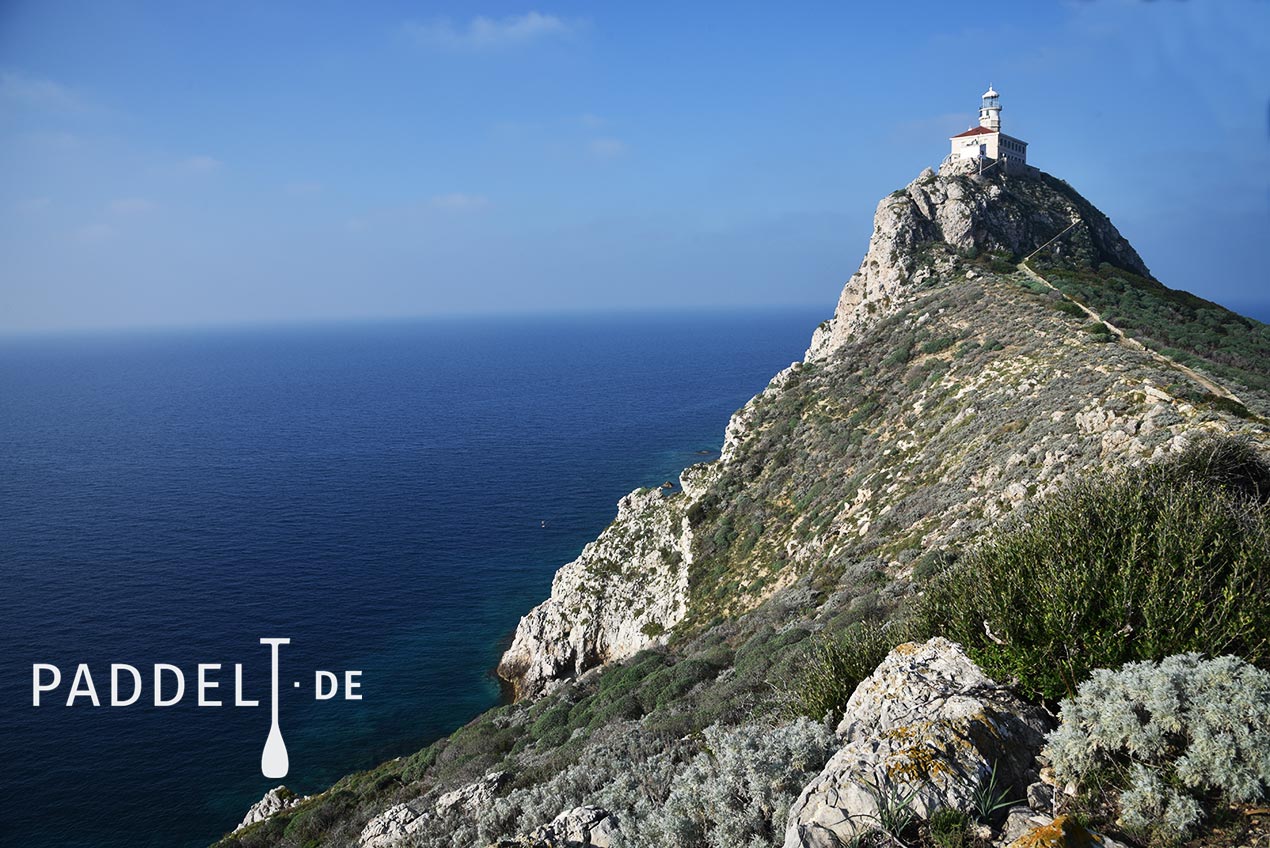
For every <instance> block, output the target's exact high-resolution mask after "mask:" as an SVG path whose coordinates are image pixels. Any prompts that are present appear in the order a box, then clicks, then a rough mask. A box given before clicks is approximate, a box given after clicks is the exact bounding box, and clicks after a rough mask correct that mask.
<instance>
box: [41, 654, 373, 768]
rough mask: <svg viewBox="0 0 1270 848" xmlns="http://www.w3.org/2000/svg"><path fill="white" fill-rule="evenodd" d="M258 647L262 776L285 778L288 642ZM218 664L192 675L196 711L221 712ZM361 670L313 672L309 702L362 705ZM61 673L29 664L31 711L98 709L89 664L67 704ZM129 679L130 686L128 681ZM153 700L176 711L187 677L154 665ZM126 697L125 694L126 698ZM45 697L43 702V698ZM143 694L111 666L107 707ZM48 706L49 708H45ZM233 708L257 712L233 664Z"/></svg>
mask: <svg viewBox="0 0 1270 848" xmlns="http://www.w3.org/2000/svg"><path fill="white" fill-rule="evenodd" d="M260 644H262V645H268V646H269V661H270V681H271V683H270V700H269V708H270V722H269V735H268V736H267V737H266V738H265V745H264V749H263V750H262V751H261V754H260V771H261V773H262V774H264V776H265V777H268V778H280V777H286V776H287V772H288V771H290V769H291V761H290V758H289V756H288V754H287V743H286V741H285V740H284V739H283V737H282V728H281V726H280V725H279V722H278V661H279V648H281V646H283V645H289V644H291V640H290V639H289V638H282V637H265V638H262V639H261V640H260ZM222 669H223V664H222V663H199V664H198V667H197V670H196V672H195V678H194V679H195V683H194V687H193V688H194V689H195V690H196V692H197V695H196V697H197V699H198V706H200V707H222V706H225V701H223V700H221V698H220V695H219V692H218V691H216V690H219V689H220V688H221V681H220V679H219V674H220V673H221V671H222ZM361 675H362V673H361V671H352V670H349V671H344V672H342V673H336V672H334V671H324V670H321V669H319V670H317V671H314V672H313V699H314V700H316V701H330V700H333V699H335V698H337V697H340V694H341V692H342V693H343V698H344V700H346V701H360V700H361V699H362V695H361V691H360V690H361V686H362V683H361ZM64 679H65V678H64V675H63V674H62V670H61V668H59V667H58V666H57V665H54V664H52V663H32V665H31V705H32V706H33V707H41V706H52V705H53V703H54V702H56V703H60V704H62V705H63V706H66V707H75V706H85V705H91V706H94V707H100V706H101V705H102V698H101V697H100V696H99V695H98V694H97V684H96V683H95V682H94V680H93V673H92V669H91V668H90V667H89V665H88V663H79V664H78V665H77V666H76V667H75V673H74V675H73V676H72V678H71V682H70V685H69V686H68V687H67V690H66V700H65V701H62V700H61V698H60V696H56V695H55V693H57V691H58V690H59V689H60V688H61V687H62V682H63V680H64ZM128 679H130V680H131V683H127V682H126V681H127V680H128ZM150 679H151V680H152V681H153V684H152V686H151V699H152V703H153V705H154V706H156V707H174V706H176V705H177V704H179V703H181V701H182V700H183V699H184V698H185V691H186V686H185V672H183V671H182V670H181V669H180V667H179V666H175V665H171V664H169V663H155V664H154V666H153V671H152V675H151V678H150ZM293 685H294V688H296V689H299V688H301V683H300V681H299V680H296V681H293ZM125 692H126V694H125ZM46 695H47V696H49V697H48V698H45V697H44V696H46ZM144 695H145V685H144V683H143V682H142V674H141V670H140V669H138V668H137V667H136V666H134V665H129V664H128V663H111V664H110V698H109V700H108V701H106V703H107V704H108V705H109V706H111V707H129V706H132V705H133V704H137V703H139V702H140V701H141V699H142V697H143V696H144ZM46 701H47V703H46ZM233 706H234V707H248V708H250V707H259V706H260V701H259V700H257V699H254V698H248V697H246V693H245V692H244V688H243V667H242V663H234V700H233Z"/></svg>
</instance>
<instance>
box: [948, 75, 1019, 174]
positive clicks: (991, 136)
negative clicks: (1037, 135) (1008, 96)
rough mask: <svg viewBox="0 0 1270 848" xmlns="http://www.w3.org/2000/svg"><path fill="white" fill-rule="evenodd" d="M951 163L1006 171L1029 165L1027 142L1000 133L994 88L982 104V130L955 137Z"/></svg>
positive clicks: (978, 127) (974, 130)
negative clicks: (974, 163) (970, 162)
mask: <svg viewBox="0 0 1270 848" xmlns="http://www.w3.org/2000/svg"><path fill="white" fill-rule="evenodd" d="M949 141H951V142H952V152H950V153H949V154H948V156H949V158H950V159H952V160H966V159H971V160H979V162H980V163H981V164H982V165H983V166H984V167H990V166H991V165H992V164H995V163H998V162H999V163H1000V164H1001V166H1002V169H1003V170H1006V171H1013V170H1015V169H1023V167H1024V166H1025V165H1027V142H1026V141H1023V140H1022V139H1018V138H1015V137H1014V136H1011V135H1006V134H1005V133H1003V132H1001V95H1000V94H999V93H998V92H997V90H996V89H995V88H993V87H992V86H988V90H987V91H985V92H984V93H983V96H982V97H981V99H980V103H979V126H977V127H971V128H970V129H968V130H966V131H965V132H963V133H958V134H957V135H954V136H952V137H951V138H950V139H949Z"/></svg>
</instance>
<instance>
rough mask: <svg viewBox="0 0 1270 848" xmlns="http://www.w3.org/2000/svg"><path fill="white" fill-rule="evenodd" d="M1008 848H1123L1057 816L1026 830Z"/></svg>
mask: <svg viewBox="0 0 1270 848" xmlns="http://www.w3.org/2000/svg"><path fill="white" fill-rule="evenodd" d="M1008 848H1124V846H1123V845H1122V844H1121V843H1119V842H1117V841H1115V840H1114V839H1112V838H1110V837H1108V836H1105V835H1103V834H1101V833H1098V832H1097V831H1093V830H1089V829H1088V828H1086V827H1085V826H1084V825H1082V824H1081V823H1080V822H1078V821H1076V820H1075V819H1073V818H1072V817H1071V816H1059V817H1058V818H1056V819H1051V820H1050V821H1049V822H1046V823H1044V824H1038V825H1036V826H1034V827H1031V828H1028V829H1027V831H1026V832H1025V833H1023V834H1022V835H1020V836H1019V837H1018V838H1017V839H1015V840H1013V841H1011V842H1010V843H1009V845H1008Z"/></svg>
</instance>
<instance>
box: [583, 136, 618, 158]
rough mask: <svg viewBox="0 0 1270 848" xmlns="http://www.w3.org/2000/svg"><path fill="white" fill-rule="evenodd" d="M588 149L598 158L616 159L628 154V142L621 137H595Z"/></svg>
mask: <svg viewBox="0 0 1270 848" xmlns="http://www.w3.org/2000/svg"><path fill="white" fill-rule="evenodd" d="M587 150H588V151H589V152H590V154H591V155H592V156H594V157H595V158H597V159H616V158H618V157H619V156H624V155H625V154H626V150H627V147H626V142H624V141H622V140H621V139H620V138H593V139H591V143H590V144H588V145H587Z"/></svg>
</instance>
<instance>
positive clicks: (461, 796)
mask: <svg viewBox="0 0 1270 848" xmlns="http://www.w3.org/2000/svg"><path fill="white" fill-rule="evenodd" d="M506 779H507V772H505V771H492V772H490V773H489V774H487V775H485V776H484V777H482V778H481V779H480V780H477V781H473V782H472V783H469V784H467V785H466V786H460V787H459V788H458V789H455V790H454V791H453V792H447V793H445V794H444V795H442V796H441V797H440V798H438V799H437V807H436V812H437V815H439V816H442V815H445V814H446V813H448V812H450V810H451V809H452V808H454V807H461V808H462V809H463V810H468V811H470V810H475V809H477V808H479V807H487V806H489V803H490V801H493V800H494V793H495V792H496V791H498V787H500V786H502V785H503V781H504V780H506Z"/></svg>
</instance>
